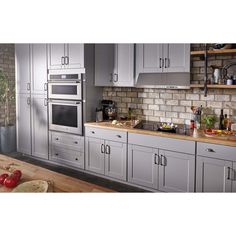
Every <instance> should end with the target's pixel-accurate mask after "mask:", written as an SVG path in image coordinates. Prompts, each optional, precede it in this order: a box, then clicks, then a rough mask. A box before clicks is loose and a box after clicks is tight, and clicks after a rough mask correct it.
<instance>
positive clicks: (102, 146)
mask: <svg viewBox="0 0 236 236" xmlns="http://www.w3.org/2000/svg"><path fill="white" fill-rule="evenodd" d="M104 148H105V147H104V144H102V145H101V153H104V152H105V150H104Z"/></svg>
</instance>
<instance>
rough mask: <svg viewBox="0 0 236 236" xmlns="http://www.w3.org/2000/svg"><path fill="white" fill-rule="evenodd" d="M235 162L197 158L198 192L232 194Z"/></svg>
mask: <svg viewBox="0 0 236 236" xmlns="http://www.w3.org/2000/svg"><path fill="white" fill-rule="evenodd" d="M232 168H233V162H231V161H227V160H221V159H215V158H210V157H202V156H197V173H196V191H197V192H231V191H232V180H231V177H230V173H231V171H232Z"/></svg>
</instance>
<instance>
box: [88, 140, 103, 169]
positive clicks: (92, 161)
mask: <svg viewBox="0 0 236 236" xmlns="http://www.w3.org/2000/svg"><path fill="white" fill-rule="evenodd" d="M85 147H86V148H85V160H86V161H85V169H86V170H89V171H92V172H95V173H98V174H104V170H105V165H104V153H105V146H104V140H103V139H98V138H92V137H86V138H85Z"/></svg>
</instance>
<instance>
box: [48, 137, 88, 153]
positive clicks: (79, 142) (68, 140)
mask: <svg viewBox="0 0 236 236" xmlns="http://www.w3.org/2000/svg"><path fill="white" fill-rule="evenodd" d="M51 143H52V145H58V146H59V145H68V146H70V147H71V148H73V149H76V150H78V151H80V152H84V137H81V136H77V135H71V134H65V133H58V132H51Z"/></svg>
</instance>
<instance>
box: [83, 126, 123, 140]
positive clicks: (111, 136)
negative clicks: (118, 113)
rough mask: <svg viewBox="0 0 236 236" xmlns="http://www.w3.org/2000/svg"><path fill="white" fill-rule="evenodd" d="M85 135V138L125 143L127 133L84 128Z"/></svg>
mask: <svg viewBox="0 0 236 236" xmlns="http://www.w3.org/2000/svg"><path fill="white" fill-rule="evenodd" d="M85 135H86V136H87V137H94V138H100V139H106V140H111V141H115V142H122V143H126V142H127V132H125V131H119V130H108V129H101V128H92V127H85Z"/></svg>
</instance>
